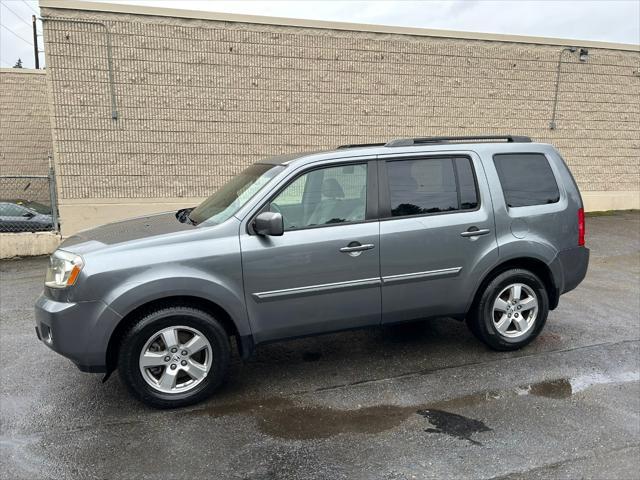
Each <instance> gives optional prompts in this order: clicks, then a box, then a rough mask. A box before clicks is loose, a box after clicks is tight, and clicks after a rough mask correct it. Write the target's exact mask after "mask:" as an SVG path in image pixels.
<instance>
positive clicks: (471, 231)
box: [460, 227, 491, 237]
mask: <svg viewBox="0 0 640 480" xmlns="http://www.w3.org/2000/svg"><path fill="white" fill-rule="evenodd" d="M489 232H491V230H489V229H488V228H483V229H479V228H478V227H469V228H468V229H467V231H466V232H462V233H461V234H460V236H462V237H477V236H480V235H486V234H487V233H489Z"/></svg>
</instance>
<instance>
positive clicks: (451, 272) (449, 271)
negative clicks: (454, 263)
mask: <svg viewBox="0 0 640 480" xmlns="http://www.w3.org/2000/svg"><path fill="white" fill-rule="evenodd" d="M460 270H462V267H453V268H443V269H440V270H428V271H426V272H413V273H401V274H400V275H386V276H384V277H382V283H394V282H411V281H414V280H421V279H423V278H432V277H454V276H456V275H458V273H460Z"/></svg>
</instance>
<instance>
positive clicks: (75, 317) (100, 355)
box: [35, 294, 120, 373]
mask: <svg viewBox="0 0 640 480" xmlns="http://www.w3.org/2000/svg"><path fill="white" fill-rule="evenodd" d="M35 318H36V335H37V336H38V338H39V339H40V340H41V341H42V342H43V343H44V344H45V345H47V346H48V347H49V348H51V349H52V350H54V351H55V352H57V353H59V354H60V355H63V356H65V357H67V358H69V359H70V360H71V361H72V362H73V363H75V364H76V365H77V367H78V368H79V369H80V370H82V371H84V372H96V373H99V372H106V371H107V362H106V357H107V355H106V354H107V346H108V343H109V337H110V333H111V332H110V331H108V330H109V329H110V326H113V325H115V324H117V322H118V321H119V319H120V317H119V316H118V314H117V313H115V312H114V311H113V310H111V309H110V308H109V307H108V306H107V305H106V304H105V303H103V302H100V301H95V302H78V303H71V302H58V301H56V300H52V299H50V298H48V297H47V296H45V295H44V294H42V295H40V297H38V299H37V300H36V304H35ZM107 326H109V328H105V327H107Z"/></svg>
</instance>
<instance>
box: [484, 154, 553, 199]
mask: <svg viewBox="0 0 640 480" xmlns="http://www.w3.org/2000/svg"><path fill="white" fill-rule="evenodd" d="M493 163H494V165H495V166H496V170H497V171H498V177H499V178H500V183H501V184H502V191H503V192H504V199H505V201H506V203H507V206H508V207H511V208H513V207H527V206H530V205H545V204H548V203H556V202H557V201H559V200H560V192H559V190H558V184H557V182H556V178H555V176H554V175H553V171H552V170H551V166H550V165H549V161H548V160H547V157H545V156H544V155H543V154H541V153H500V154H496V155H494V156H493Z"/></svg>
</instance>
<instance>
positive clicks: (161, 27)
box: [42, 8, 640, 233]
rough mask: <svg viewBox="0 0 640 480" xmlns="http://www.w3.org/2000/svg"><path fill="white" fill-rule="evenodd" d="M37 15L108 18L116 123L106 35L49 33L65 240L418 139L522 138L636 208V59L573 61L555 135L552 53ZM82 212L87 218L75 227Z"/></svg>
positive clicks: (82, 29) (589, 185)
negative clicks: (238, 181) (239, 181)
mask: <svg viewBox="0 0 640 480" xmlns="http://www.w3.org/2000/svg"><path fill="white" fill-rule="evenodd" d="M42 13H43V15H44V16H45V17H58V18H62V17H64V18H67V19H69V18H72V19H80V20H85V21H86V20H98V21H101V22H104V23H105V24H106V25H108V28H109V30H110V32H111V41H112V45H113V49H112V55H113V69H114V80H115V93H116V101H117V110H118V115H119V118H118V120H113V119H112V118H111V106H110V94H109V82H108V69H107V48H106V37H105V33H104V30H103V29H102V27H100V26H99V25H95V24H78V23H73V22H69V21H51V20H49V21H45V23H44V35H45V48H46V56H47V68H48V74H49V75H48V76H49V80H50V89H51V98H52V99H53V115H54V122H53V124H54V141H55V154H56V166H57V169H58V184H59V194H60V199H61V200H60V201H61V208H62V210H63V211H62V222H63V233H64V232H65V231H66V233H69V232H70V231H71V230H75V229H77V228H80V227H83V226H87V224H88V223H91V222H92V221H93V222H95V221H98V220H96V218H98V219H101V218H102V217H100V214H99V212H100V211H101V210H100V209H101V208H102V207H100V206H103V205H108V206H109V209H108V210H109V211H113V209H114V207H113V206H114V205H117V204H118V203H119V202H122V203H123V204H126V205H127V208H126V209H123V210H122V215H119V214H117V213H116V214H113V213H111V214H109V215H108V216H107V217H105V218H109V219H110V218H117V217H119V216H127V215H131V214H132V213H135V211H132V210H134V208H132V205H136V204H140V205H146V208H147V210H148V209H149V205H154V204H157V203H162V204H167V205H169V204H170V205H171V206H174V205H176V204H180V203H181V200H180V199H182V198H185V203H187V202H192V201H193V199H194V198H195V199H197V198H200V197H203V196H206V195H208V194H209V193H211V192H212V191H213V190H214V189H215V188H216V187H218V186H219V185H220V184H221V183H223V182H224V181H226V180H227V179H228V178H229V177H230V176H231V175H233V174H234V173H235V172H237V171H238V170H240V169H242V168H243V167H244V166H246V165H247V164H249V163H252V162H254V161H256V160H259V159H260V158H264V157H265V156H270V155H275V154H279V153H286V152H293V151H301V150H315V149H323V148H328V147H331V146H334V145H339V144H344V143H360V142H368V141H381V140H384V139H390V138H394V137H406V136H425V135H472V134H504V133H512V134H521V135H529V136H531V137H533V138H534V139H536V140H539V141H543V142H551V143H553V144H554V145H556V146H557V147H558V148H559V149H560V150H561V152H562V153H563V155H564V156H565V158H566V160H567V162H568V163H569V165H570V167H571V169H572V171H573V173H574V175H575V177H576V180H577V181H578V183H579V184H580V187H581V189H582V191H583V193H584V194H585V197H587V196H588V194H589V192H593V198H594V199H597V202H596V200H593V202H594V203H593V206H594V208H596V207H597V205H605V206H606V205H616V206H617V207H621V206H622V207H626V208H631V207H636V204H637V203H640V200H639V198H640V193H639V190H640V187H639V183H640V178H639V158H640V101H639V99H640V76H638V74H637V73H634V72H637V71H638V70H640V55H639V54H638V52H635V51H625V50H621V49H614V48H612V49H606V48H589V57H588V61H587V62H585V63H581V62H579V61H578V59H577V55H576V54H571V53H568V52H565V54H564V56H563V58H564V62H563V65H562V73H561V80H560V93H559V101H558V112H557V129H556V130H553V131H552V130H550V129H549V121H550V119H551V111H552V105H553V97H554V87H555V78H556V65H557V61H558V55H559V53H560V50H561V49H562V48H563V47H562V46H558V45H544V44H534V43H530V44H527V43H517V42H515V41H514V42H503V41H500V42H499V41H484V40H472V39H455V38H439V37H429V36H419V35H401V34H388V33H373V32H364V31H348V30H332V29H327V28H309V27H306V28H305V27H294V26H277V25H264V24H262V25H260V24H253V23H243V22H237V21H236V22H224V21H215V20H198V19H189V18H172V17H166V16H153V15H131V14H124V13H108V12H98V11H79V10H60V9H57V8H43V10H42ZM578 43H579V42H578ZM186 198H188V200H186ZM589 198H591V197H589ZM589 201H591V200H589ZM589 201H588V202H589ZM588 202H587V203H588ZM634 202H635V203H634ZM596 203H597V205H596ZM88 206H91V208H95V209H96V212H97V213H96V217H93V216H92V217H91V218H93V219H94V220H86V221H85V220H83V221H82V222H75V221H74V220H73V218H71V217H73V216H75V215H77V214H78V213H79V212H80V211H81V210H82V209H83V208H85V207H88ZM105 208H106V207H105ZM158 208H160V205H158ZM65 209H66V211H68V212H69V217H68V218H65V214H64V211H65ZM151 209H152V210H153V207H151ZM592 209H593V208H592ZM143 210H144V209H143ZM147 210H144V211H147ZM104 211H107V210H104ZM141 211H142V210H141ZM74 212H75V213H74ZM65 222H66V227H65ZM65 228H66V230H65Z"/></svg>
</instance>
